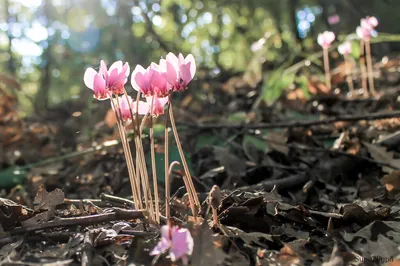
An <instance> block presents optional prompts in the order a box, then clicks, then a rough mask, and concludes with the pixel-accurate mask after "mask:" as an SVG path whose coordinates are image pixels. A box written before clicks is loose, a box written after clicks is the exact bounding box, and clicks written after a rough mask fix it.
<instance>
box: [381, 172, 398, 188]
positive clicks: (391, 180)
mask: <svg viewBox="0 0 400 266" xmlns="http://www.w3.org/2000/svg"><path fill="white" fill-rule="evenodd" d="M381 183H382V185H385V187H386V190H387V191H389V192H391V191H398V190H400V170H394V171H393V172H391V173H390V174H388V175H385V176H383V177H382V179H381Z"/></svg>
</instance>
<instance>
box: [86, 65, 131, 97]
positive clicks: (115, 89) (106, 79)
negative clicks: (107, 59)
mask: <svg viewBox="0 0 400 266" xmlns="http://www.w3.org/2000/svg"><path fill="white" fill-rule="evenodd" d="M128 75H129V64H128V63H125V64H123V63H122V61H117V62H114V63H113V64H112V65H111V67H110V69H109V70H108V69H107V66H106V64H105V63H104V61H103V60H101V61H100V68H99V72H96V70H94V69H93V68H91V67H89V68H87V69H86V71H85V74H84V77H83V81H84V82H85V85H86V86H87V87H88V88H89V89H91V90H93V92H94V98H96V99H98V100H105V99H108V98H109V95H108V92H111V93H114V94H122V93H123V92H124V85H125V83H126V81H127V79H128Z"/></svg>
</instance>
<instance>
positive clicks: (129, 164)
mask: <svg viewBox="0 0 400 266" xmlns="http://www.w3.org/2000/svg"><path fill="white" fill-rule="evenodd" d="M117 98H118V97H117ZM110 101H111V104H112V106H113V109H114V112H115V116H116V118H117V126H118V131H119V134H120V138H121V143H122V148H123V151H124V154H125V160H126V164H127V168H128V174H129V181H130V183H131V189H132V197H133V199H134V202H135V207H136V208H137V209H141V208H142V206H141V201H140V198H139V197H138V194H137V186H136V183H135V179H136V177H135V168H134V165H133V161H132V156H131V155H130V149H129V147H128V142H127V138H126V135H125V134H124V133H125V132H124V127H123V125H122V121H121V117H122V116H121V109H120V108H119V104H118V108H116V106H115V103H114V100H113V98H112V97H110ZM117 103H118V100H117ZM118 110H119V115H118V113H117V112H118Z"/></svg>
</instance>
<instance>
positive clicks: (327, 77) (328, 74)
mask: <svg viewBox="0 0 400 266" xmlns="http://www.w3.org/2000/svg"><path fill="white" fill-rule="evenodd" d="M323 51H324V69H325V83H326V87H327V88H328V90H329V91H330V90H331V71H330V69H329V53H328V49H327V48H324V49H323Z"/></svg>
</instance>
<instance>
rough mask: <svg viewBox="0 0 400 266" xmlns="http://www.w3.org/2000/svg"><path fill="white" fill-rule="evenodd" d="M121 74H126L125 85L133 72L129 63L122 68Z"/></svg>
mask: <svg viewBox="0 0 400 266" xmlns="http://www.w3.org/2000/svg"><path fill="white" fill-rule="evenodd" d="M121 72H122V73H124V74H125V83H126V81H127V79H128V76H129V72H131V71H130V68H129V64H128V63H125V64H124V66H123V67H122V71H121Z"/></svg>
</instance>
